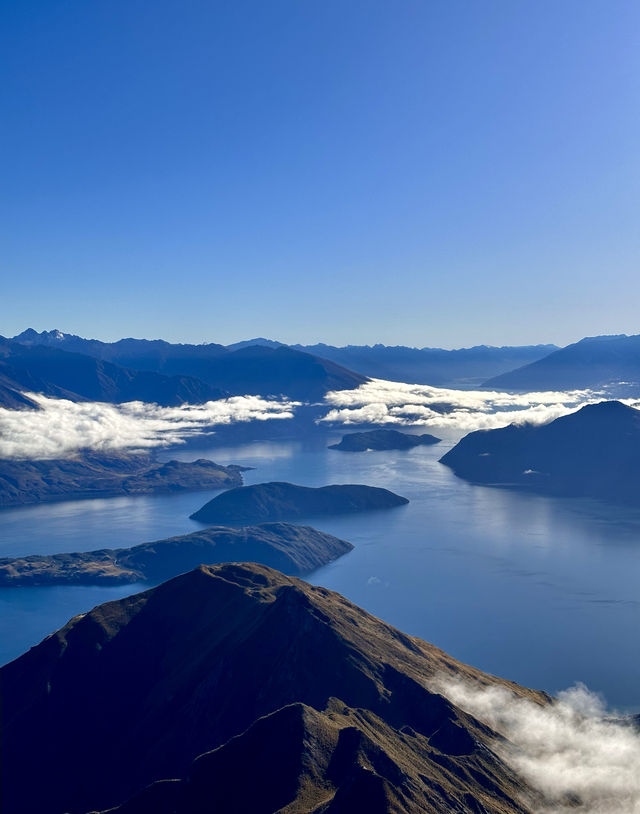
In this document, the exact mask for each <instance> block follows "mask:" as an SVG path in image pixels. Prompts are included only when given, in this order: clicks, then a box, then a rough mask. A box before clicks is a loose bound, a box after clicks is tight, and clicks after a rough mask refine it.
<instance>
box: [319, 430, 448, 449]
mask: <svg viewBox="0 0 640 814" xmlns="http://www.w3.org/2000/svg"><path fill="white" fill-rule="evenodd" d="M440 440H441V439H440V438H436V436H435V435H429V433H423V434H422V435H410V434H409V433H406V432H398V431H397V430H369V431H367V432H352V433H349V434H348V435H344V436H343V437H342V441H340V443H339V444H331V446H330V447H329V449H340V450H343V451H345V452H365V451H366V450H369V449H373V450H386V449H413V448H414V447H420V446H430V445H431V444H437V443H439V442H440Z"/></svg>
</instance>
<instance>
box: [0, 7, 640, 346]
mask: <svg viewBox="0 0 640 814" xmlns="http://www.w3.org/2000/svg"><path fill="white" fill-rule="evenodd" d="M0 8H1V15H2V21H1V25H0V67H1V70H2V80H1V82H0V93H1V98H0V104H1V109H0V115H1V119H2V125H1V132H0V139H1V141H0V160H1V161H2V177H1V181H0V240H1V244H2V249H1V252H0V263H1V272H2V285H1V288H0V333H2V334H4V335H11V334H13V333H15V332H17V331H19V330H22V329H23V328H25V327H27V326H33V327H35V328H37V329H39V330H40V329H44V328H53V327H57V328H60V329H61V330H63V331H69V332H74V333H79V334H83V335H88V336H96V337H98V338H103V339H113V338H118V337H120V336H122V335H126V336H131V335H133V336H146V337H158V336H162V337H165V338H167V339H171V340H184V341H196V342H200V341H220V342H232V341H235V340H238V339H241V338H247V337H250V336H257V335H264V336H269V337H273V338H278V339H280V340H282V341H286V342H295V341H300V342H314V341H317V340H323V341H327V342H332V343H337V344H342V343H347V342H352V343H361V342H368V343H372V342H376V341H381V342H385V343H397V344H400V343H403V344H412V345H420V346H422V345H441V346H445V347H455V346H462V345H469V344H477V343H481V342H486V343H491V344H519V343H530V342H543V341H555V342H558V343H566V342H569V341H572V340H574V339H577V338H580V337H581V336H583V335H585V334H597V333H619V332H626V333H638V332H640V317H639V311H638V304H639V301H640V296H639V295H640V263H639V259H640V229H639V215H640V3H639V2H637V0H629V1H628V2H627V1H626V0H528V2H524V1H523V0H464V2H461V1H460V0H422V1H421V2H418V0H385V2H380V1H379V0H253V1H252V2H247V1H246V0H227V1H225V2H216V0H175V2H173V0H153V1H151V0H144V2H142V0H67V2H63V1H62V0H42V2H34V1H33V0H20V2H10V0H5V2H3V3H1V4H0Z"/></svg>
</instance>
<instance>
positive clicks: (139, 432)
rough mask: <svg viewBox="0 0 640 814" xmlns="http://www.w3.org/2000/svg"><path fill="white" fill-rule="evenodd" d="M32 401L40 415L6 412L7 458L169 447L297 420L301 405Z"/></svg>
mask: <svg viewBox="0 0 640 814" xmlns="http://www.w3.org/2000/svg"><path fill="white" fill-rule="evenodd" d="M27 395H28V396H29V398H30V399H32V400H33V401H35V402H37V403H38V405H39V407H40V409H39V410H9V409H7V408H0V457H1V458H61V457H65V456H68V455H71V454H73V453H74V452H77V451H78V450H81V449H97V450H105V451H109V450H126V449H129V450H133V449H146V448H152V447H161V446H168V445H170V444H179V443H183V442H184V440H185V439H186V438H187V437H188V436H190V435H193V434H199V433H207V432H211V431H213V427H215V426H217V425H221V424H231V423H234V422H238V421H265V420H267V419H287V418H292V417H293V410H294V408H295V407H296V406H297V405H298V402H289V401H275V400H270V399H264V398H261V397H259V396H234V397H233V398H228V399H221V400H220V401H209V402H207V403H206V404H198V405H189V404H187V405H182V406H180V407H159V406H158V405H157V404H147V403H145V402H141V401H132V402H129V403H127V404H105V403H103V402H73V401H68V400H67V399H52V398H48V397H46V396H42V395H39V394H36V393H29V394H27Z"/></svg>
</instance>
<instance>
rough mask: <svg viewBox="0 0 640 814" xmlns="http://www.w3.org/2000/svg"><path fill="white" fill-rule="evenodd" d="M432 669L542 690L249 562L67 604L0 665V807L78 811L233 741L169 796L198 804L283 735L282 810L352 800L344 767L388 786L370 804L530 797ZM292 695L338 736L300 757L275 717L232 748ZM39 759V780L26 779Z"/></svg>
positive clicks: (246, 770)
mask: <svg viewBox="0 0 640 814" xmlns="http://www.w3.org/2000/svg"><path fill="white" fill-rule="evenodd" d="M338 665H339V669H338ZM441 674H444V675H452V676H457V677H459V678H461V679H465V680H469V681H473V682H479V683H480V684H482V685H483V686H491V685H495V686H501V687H507V688H509V689H510V690H511V691H512V692H514V693H516V694H517V695H519V696H521V697H526V698H528V699H529V700H533V701H535V702H536V703H541V704H544V703H546V702H547V701H548V698H547V696H545V695H544V694H541V693H536V692H534V691H531V690H527V689H526V688H523V687H519V686H518V685H515V684H511V683H510V682H505V681H503V680H502V679H498V678H495V677H493V676H489V675H487V674H484V673H481V672H480V671H478V670H475V669H474V668H472V667H469V666H467V665H464V664H462V663H460V662H457V661H456V660H455V659H453V658H451V657H450V656H448V655H447V654H446V653H443V652H442V651H441V650H439V649H438V648H436V647H434V646H433V645H429V644H427V643H426V642H422V641H421V640H419V639H415V638H412V637H410V636H407V635H406V634H403V633H401V632H400V631H398V630H396V629H394V628H392V627H391V626H390V625H387V624H386V623H384V622H382V621H380V620H379V619H376V618H375V617H373V616H371V615H370V614H368V613H366V612H365V611H363V610H362V609H360V608H357V607H356V606H355V605H353V604H352V603H350V602H349V601H348V600H346V599H344V597H341V596H340V595H339V594H335V593H333V592H331V591H328V590H326V589H324V588H320V587H314V586H311V585H309V584H307V583H305V582H302V581H301V580H299V579H296V578H294V577H286V576H284V575H283V574H280V573H278V572H277V571H273V570H272V569H269V568H267V567H265V566H259V565H256V564H246V563H235V564H228V565H218V566H200V567H199V568H197V569H195V570H194V571H190V572H188V573H187V574H183V575H181V576H179V577H175V578H174V579H172V580H169V581H168V582H165V583H163V584H162V585H160V586H158V587H157V588H152V589H150V590H148V591H145V592H143V593H141V594H136V595H134V596H130V597H127V598H125V599H121V600H117V601H113V602H108V603H106V604H104V605H100V606H98V607H97V608H94V609H93V610H92V611H90V612H89V613H86V614H83V615H81V616H79V617H76V618H74V619H72V620H71V621H70V622H69V623H68V624H67V625H65V626H64V627H63V628H61V629H60V630H59V631H57V632H56V633H54V634H52V635H51V636H49V637H48V638H47V639H45V640H44V641H43V642H42V643H41V644H39V645H38V646H36V647H34V648H32V649H31V650H30V651H28V652H27V653H26V654H25V655H24V656H21V657H20V658H18V659H16V660H15V661H13V662H11V663H10V664H8V665H6V666H5V667H3V668H2V669H0V683H1V686H2V694H1V696H0V703H2V715H3V739H4V749H3V754H2V761H3V766H2V768H3V776H4V779H5V783H4V801H5V805H6V808H5V811H6V812H7V814H36V812H38V814H39V812H41V811H43V810H46V811H47V812H48V814H62V812H63V811H64V812H70V814H84V812H87V811H90V810H102V809H107V808H109V807H112V806H114V805H119V804H122V803H123V801H124V800H126V799H129V798H131V797H138V800H140V795H141V793H142V790H143V789H144V788H145V786H147V785H148V784H149V783H152V782H154V781H161V780H163V779H165V778H181V777H185V776H186V775H187V774H188V773H189V772H191V771H192V770H191V766H192V763H193V761H194V760H195V759H196V758H198V756H199V755H204V754H205V753H209V752H211V750H216V749H218V748H219V747H222V746H225V744H226V746H225V750H226V752H225V754H223V755H221V754H220V753H218V754H217V756H216V757H214V758H207V759H206V761H205V766H204V768H205V769H207V770H206V771H204V775H201V776H200V781H199V782H201V784H202V795H203V796H202V797H201V798H199V799H198V800H196V801H193V805H191V804H187V803H188V801H187V803H185V805H184V806H182V807H181V808H180V809H179V810H180V814H195V812H201V811H203V810H207V811H208V810H211V800H214V801H215V800H216V795H217V794H218V793H219V792H218V791H216V790H217V789H223V787H224V789H223V790H224V791H230V792H231V794H232V795H233V793H234V790H235V793H238V794H239V795H240V799H241V800H242V799H243V796H244V795H245V794H247V793H249V792H248V791H247V788H248V787H249V786H251V782H250V780H251V777H252V776H253V773H252V768H251V764H248V765H247V764H245V763H244V762H243V760H242V754H245V755H246V754H250V753H253V754H256V749H257V750H258V753H259V752H262V754H263V759H265V757H264V756H268V755H269V754H274V755H275V753H274V751H273V748H272V746H271V747H270V746H269V744H273V737H274V736H275V734H276V733H277V735H278V738H280V739H281V740H282V743H283V748H287V749H290V750H291V757H292V762H291V761H286V766H285V765H284V761H283V765H282V767H281V768H282V770H283V771H284V770H285V769H286V767H289V769H290V770H291V774H290V775H289V776H290V779H291V780H292V781H293V782H292V783H286V784H285V783H282V782H280V780H282V774H280V775H278V776H276V777H275V778H274V782H275V783H276V786H277V787H278V788H279V789H280V792H281V793H282V792H283V791H284V792H285V794H286V796H288V797H289V799H288V800H286V801H282V802H286V804H287V805H291V806H292V807H291V809H290V810H291V811H298V812H303V811H309V812H311V811H312V810H313V811H322V810H325V809H322V808H318V805H323V804H331V805H334V808H333V809H331V808H328V809H326V810H327V811H334V812H338V811H340V812H344V811H347V810H349V809H348V808H347V809H345V808H344V807H340V806H339V805H338V804H339V803H340V799H341V798H345V797H346V798H347V799H348V798H349V790H350V789H353V788H354V783H355V788H366V789H369V790H371V789H370V787H371V786H373V788H374V789H375V790H376V791H375V795H376V798H375V799H376V800H378V803H380V802H381V803H382V805H385V804H386V803H385V801H386V800H388V799H393V800H395V804H394V806H395V807H394V808H392V809H384V808H381V807H380V805H379V804H378V805H377V807H376V808H374V809H372V811H374V812H378V811H384V810H393V811H396V812H398V813H400V812H403V813H404V812H406V814H410V812H421V811H424V812H432V814H433V812H437V813H438V814H440V812H442V814H445V813H446V812H450V811H451V810H456V808H455V807H457V809H458V810H461V811H483V810H485V811H487V812H491V814H507V812H524V811H526V810H527V807H526V805H524V804H522V803H521V802H520V797H521V794H522V793H523V792H524V791H526V787H525V786H524V784H523V783H522V781H521V780H520V778H518V777H516V776H515V775H514V774H513V772H512V771H511V770H509V769H508V768H507V767H506V766H505V765H504V763H502V761H501V760H500V759H499V758H498V757H497V756H496V755H495V753H493V752H492V751H491V743H492V740H493V737H494V735H493V733H492V732H491V731H490V730H488V729H487V727H486V726H485V725H483V724H480V723H479V722H478V721H476V720H475V719H474V718H472V717H471V716H469V715H468V714H467V713H464V712H462V711H461V710H460V709H459V708H457V707H455V705H453V704H452V703H451V702H450V701H448V700H446V699H445V698H444V697H443V696H441V695H439V694H438V693H437V692H434V691H432V690H429V689H428V688H427V686H426V684H427V682H428V680H429V678H430V677H435V676H437V675H441ZM291 704H301V705H305V706H306V707H309V708H313V710H314V711H315V712H314V713H312V714H311V715H312V717H313V716H316V717H315V718H314V720H316V722H317V723H318V720H319V723H318V726H320V728H322V727H324V726H325V725H326V726H329V725H330V724H331V726H332V727H333V729H332V731H335V734H336V740H335V746H332V745H331V743H330V744H327V746H326V748H324V749H322V750H319V751H318V753H317V754H315V756H314V753H313V751H312V752H311V753H307V755H308V759H305V760H301V758H302V753H301V752H300V743H301V742H300V740H299V739H298V738H293V740H292V738H291V732H290V728H289V730H288V729H287V727H286V726H283V725H282V723H280V724H278V723H277V721H276V725H274V719H273V718H272V719H271V724H270V726H269V728H268V729H269V732H271V733H273V734H272V735H269V732H267V737H266V739H265V737H260V738H257V741H253V742H254V747H251V748H248V747H247V748H248V751H247V749H244V751H243V750H240V756H238V754H237V752H236V753H235V754H234V750H235V749H236V746H237V743H238V742H237V741H234V742H233V744H236V746H234V745H233V744H231V743H230V739H232V738H234V737H236V736H241V735H242V734H243V733H246V732H247V731H248V730H250V729H251V727H252V725H254V724H255V723H256V722H258V721H259V720H260V719H264V718H265V716H270V715H271V714H272V713H276V712H277V711H278V710H281V709H282V708H284V707H287V706H290V705H291ZM350 710H353V711H354V713H353V714H352V713H351V712H350ZM316 714H317V715H316ZM318 715H319V716H320V718H319V719H318V717H317V716H318ZM287 720H289V718H288V717H287ZM294 720H300V715H299V714H298V713H296V714H295V715H294ZM318 726H314V727H311V728H309V727H307V729H313V731H315V732H317V731H318ZM311 734H313V732H311ZM254 735H255V730H254ZM340 735H342V740H341V739H340V737H339V736H340ZM252 737H253V736H252ZM364 737H367V738H369V741H372V744H373V745H372V746H369V745H366V744H365V745H363V738H364ZM345 739H346V742H345ZM303 740H304V739H303ZM244 743H245V745H247V744H248V745H249V746H251V744H250V743H249V741H247V740H246V739H245V741H244ZM358 744H360V746H359V745H358ZM338 747H339V748H338ZM361 748H363V749H364V750H365V751H364V752H361V751H360V749H361ZM358 755H360V757H358ZM365 757H367V760H368V761H369V762H368V763H367V762H364V758H365ZM212 760H213V765H212V763H211V761H212ZM34 766H37V767H38V783H33V782H29V780H30V779H31V780H32V778H33V770H34V769H33V767H34ZM331 766H333V768H334V769H337V767H338V766H343V767H344V769H345V771H344V772H343V773H340V772H337V771H336V772H334V771H333V770H331ZM358 766H360V767H361V768H360V769H358ZM70 767H73V780H72V781H71V778H70V776H69V771H70ZM363 767H364V768H366V772H365V776H364V777H362V768H363ZM367 767H368V768H367ZM274 768H275V769H277V768H278V763H277V762H276V765H275V767H274ZM256 777H260V775H259V774H258V775H256ZM234 778H235V781H234ZM264 783H266V780H265V781H264ZM229 784H232V788H230V789H229ZM358 784H359V785H358ZM192 787H193V785H192ZM305 788H307V789H308V790H309V794H310V798H309V799H305V798H304V789H305ZM381 788H382V790H383V791H384V794H382V795H380V794H379V792H380V789H381ZM259 790H260V786H257V787H256V791H259ZM220 793H222V792H220ZM319 794H320V795H321V799H320V800H318V795H319ZM244 799H246V798H244ZM365 799H366V797H365ZM351 800H353V798H352V797H351ZM452 804H455V807H452ZM483 806H484V808H483ZM128 810H129V811H136V812H137V811H139V812H142V811H147V812H148V811H149V810H151V811H153V810H155V809H154V808H151V809H149V808H148V807H147V808H144V807H143V805H142V803H140V806H139V807H137V804H136V803H135V802H134V803H133V808H132V807H131V805H130V806H129V809H128ZM217 810H225V811H228V810H229V809H225V808H219V809H217ZM236 810H237V811H238V810H242V809H241V808H240V809H236ZM245 810H247V809H245ZM249 810H250V809H249ZM259 810H260V809H258V811H259ZM267 810H269V811H275V810H276V808H275V807H274V806H272V807H269V808H265V809H263V811H265V812H266V811H267ZM351 810H353V809H351Z"/></svg>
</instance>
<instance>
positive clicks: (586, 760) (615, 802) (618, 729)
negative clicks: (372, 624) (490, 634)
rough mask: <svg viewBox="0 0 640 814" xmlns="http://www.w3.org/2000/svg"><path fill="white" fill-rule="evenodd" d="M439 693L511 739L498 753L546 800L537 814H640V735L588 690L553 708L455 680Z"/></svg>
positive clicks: (577, 690) (497, 746)
mask: <svg viewBox="0 0 640 814" xmlns="http://www.w3.org/2000/svg"><path fill="white" fill-rule="evenodd" d="M434 689H436V690H437V691H438V692H440V693H441V694H443V695H445V696H446V697H447V698H449V699H450V700H451V701H452V702H453V703H454V704H456V705H457V706H459V707H461V708H462V709H464V710H465V711H467V712H469V713H471V714H472V715H473V716H474V717H476V718H478V719H479V720H481V721H483V722H485V723H486V724H488V725H489V726H490V727H491V728H492V729H493V730H494V731H495V732H497V733H498V734H499V735H501V736H502V737H503V738H504V740H496V741H495V743H494V745H493V748H494V751H495V752H496V753H497V754H498V755H499V756H500V757H501V758H502V759H503V760H504V761H505V763H507V765H509V766H511V768H512V769H513V770H514V771H516V772H517V773H518V774H519V775H520V776H521V777H522V778H523V779H524V780H525V781H526V782H527V784H528V785H529V786H530V788H532V789H534V790H535V791H537V792H539V793H540V794H541V795H542V796H543V798H544V802H543V803H540V804H536V805H534V806H533V808H534V811H536V814H552V812H553V814H639V812H640V732H638V731H637V730H636V729H635V728H634V727H632V726H630V725H629V724H628V723H626V722H625V721H623V720H621V719H614V718H612V717H611V716H608V715H607V713H606V709H605V707H604V704H603V702H602V700H601V699H600V698H599V697H598V696H597V695H595V694H594V693H591V692H589V690H587V688H586V687H585V686H584V685H581V684H579V685H576V686H575V687H573V688H571V689H570V690H567V691H565V692H562V693H560V694H559V696H558V699H557V701H555V702H554V703H552V704H549V705H546V706H540V705H538V704H536V703H534V702H533V701H529V700H527V699H524V698H522V697H520V696H517V695H515V694H514V693H512V692H510V691H509V690H508V689H505V688H502V687H480V686H476V685H472V684H470V683H469V682H465V681H461V680H452V679H450V678H440V679H439V680H438V681H436V682H435V684H434Z"/></svg>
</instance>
